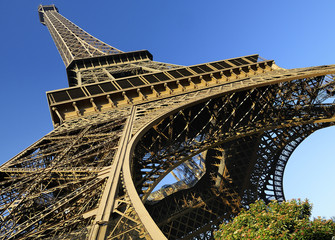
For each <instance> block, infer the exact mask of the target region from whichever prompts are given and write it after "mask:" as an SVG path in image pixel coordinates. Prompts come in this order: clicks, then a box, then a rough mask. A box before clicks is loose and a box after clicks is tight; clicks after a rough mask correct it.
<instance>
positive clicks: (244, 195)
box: [0, 5, 335, 240]
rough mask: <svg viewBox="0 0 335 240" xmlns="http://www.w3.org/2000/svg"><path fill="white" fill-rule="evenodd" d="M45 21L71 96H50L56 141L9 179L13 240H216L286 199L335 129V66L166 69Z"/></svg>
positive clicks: (62, 21) (24, 157) (28, 155)
mask: <svg viewBox="0 0 335 240" xmlns="http://www.w3.org/2000/svg"><path fill="white" fill-rule="evenodd" d="M38 12H39V16H40V21H41V23H42V24H44V25H46V26H47V28H48V30H49V32H50V33H51V36H52V38H53V40H54V42H55V44H56V46H57V49H58V50H59V52H60V55H61V57H62V59H63V61H64V64H65V66H66V71H67V74H68V82H69V88H64V89H60V90H56V91H50V92H48V93H47V97H48V102H49V107H50V112H51V116H52V121H53V124H54V127H55V128H54V130H53V131H51V132H50V133H49V134H47V135H46V136H45V137H43V138H42V139H40V140H39V141H37V142H36V143H34V144H33V145H31V146H30V147H28V148H27V149H25V150H24V151H22V152H21V153H19V154H18V155H17V156H15V157H14V158H12V159H10V160H9V161H8V162H6V163H5V164H3V165H2V166H1V167H0V189H1V193H0V221H1V222H0V223H1V224H0V227H1V228H0V238H1V239H159V240H160V239H179V238H183V239H211V238H212V236H213V235H212V234H213V231H214V230H215V229H216V228H217V226H218V224H220V223H221V222H223V221H227V220H229V219H231V218H232V217H234V216H235V215H236V214H237V213H238V212H239V211H240V209H241V208H242V207H245V206H247V205H248V204H250V203H252V202H254V201H255V200H256V199H264V200H265V201H269V200H271V199H277V200H279V201H282V200H285V197H284V192H283V174H284V170H285V166H286V163H287V161H288V159H289V157H290V155H291V154H292V152H293V151H294V150H295V149H296V147H297V146H298V145H299V144H300V143H301V142H302V141H303V140H304V139H305V138H306V137H308V136H309V135H310V134H312V133H313V132H314V131H316V130H318V129H321V128H325V127H329V126H332V125H334V121H335V117H334V114H335V105H333V104H325V103H324V102H325V100H327V99H328V98H330V97H331V96H332V95H333V92H334V86H335V81H334V79H333V75H332V74H335V65H330V66H320V67H310V68H301V69H291V70H287V69H282V68H280V67H278V66H277V65H276V64H275V63H274V61H273V60H264V59H262V58H260V57H259V56H258V55H249V56H243V57H239V58H233V59H226V60H221V61H216V62H210V63H205V64H198V65H194V66H186V67H185V66H179V65H174V64H167V63H161V62H155V61H153V57H152V55H151V54H150V53H149V52H148V51H146V50H143V51H135V52H122V51H120V50H118V49H116V48H114V47H112V46H109V45H107V44H106V43H104V42H102V41H100V40H98V39H96V38H94V37H93V36H91V35H90V34H88V33H87V32H85V31H83V30H82V29H80V28H79V27H77V26H76V25H75V24H73V23H72V22H70V21H69V20H67V19H66V18H64V17H63V16H62V15H60V14H59V13H58V9H57V8H56V7H55V6H54V5H49V6H39V8H38ZM169 174H172V175H173V176H174V177H175V179H176V180H175V182H174V183H168V184H166V185H164V186H163V187H161V188H160V189H157V185H158V184H159V183H160V182H161V181H164V180H163V179H164V178H165V177H166V176H168V175H169Z"/></svg>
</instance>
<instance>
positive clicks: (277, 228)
mask: <svg viewBox="0 0 335 240" xmlns="http://www.w3.org/2000/svg"><path fill="white" fill-rule="evenodd" d="M311 210H312V206H311V204H309V202H308V201H307V200H306V201H304V202H301V201H300V200H298V201H297V200H291V201H287V202H282V203H278V202H277V201H272V202H270V203H269V204H268V205H266V204H265V203H264V201H261V200H259V201H256V202H255V203H254V204H251V205H250V206H249V209H248V210H245V209H244V210H242V211H241V212H240V213H239V215H238V216H236V217H235V218H234V219H233V220H232V221H231V222H228V223H224V224H222V225H221V226H220V228H219V230H218V231H216V232H215V235H214V236H215V239H311V240H312V239H318V240H320V239H332V237H333V236H334V235H335V223H334V222H333V221H332V220H325V219H321V218H317V219H314V220H313V221H310V220H309V218H310V216H311Z"/></svg>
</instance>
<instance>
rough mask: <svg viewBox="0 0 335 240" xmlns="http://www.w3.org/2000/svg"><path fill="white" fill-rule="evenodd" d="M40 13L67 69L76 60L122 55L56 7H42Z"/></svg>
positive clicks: (41, 19) (42, 21)
mask: <svg viewBox="0 0 335 240" xmlns="http://www.w3.org/2000/svg"><path fill="white" fill-rule="evenodd" d="M38 12H39V17H40V21H41V23H42V24H43V25H45V26H47V28H48V29H49V32H50V34H51V36H52V38H53V40H54V42H55V44H56V47H57V49H58V51H59V53H60V55H61V57H62V59H63V62H64V64H65V66H66V67H67V66H68V65H69V64H70V63H71V62H72V61H73V60H76V59H81V58H88V57H97V56H103V55H110V54H118V53H122V51H120V50H118V49H116V48H114V47H112V46H110V45H108V44H106V43H104V42H102V41H100V40H99V39H97V38H95V37H93V36H92V35H90V34H89V33H87V32H85V31H84V30H83V29H81V28H79V27H78V26H77V25H75V24H74V23H72V22H71V21H69V20H68V19H66V18H65V17H63V16H62V15H61V14H59V12H58V9H57V7H56V6H55V5H47V6H42V5H40V6H39V7H38Z"/></svg>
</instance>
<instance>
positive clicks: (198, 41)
mask: <svg viewBox="0 0 335 240" xmlns="http://www.w3.org/2000/svg"><path fill="white" fill-rule="evenodd" d="M41 2H42V4H51V3H54V4H56V6H57V7H58V8H59V10H60V13H61V14H62V15H64V16H65V17H67V18H68V19H70V20H71V21H73V22H74V23H75V24H77V25H78V26H80V27H81V28H83V29H85V30H86V31H87V32H89V33H90V34H92V35H94V36H95V37H97V38H99V39H101V40H102V41H104V42H106V43H108V44H110V45H112V46H114V47H116V48H118V49H120V50H123V51H134V50H141V49H148V50H149V51H150V52H151V53H152V54H153V55H154V59H155V60H157V61H162V62H168V63H176V64H181V65H193V64H199V63H204V62H209V61H216V60H221V59H225V58H231V57H239V56H243V55H249V54H254V53H258V54H260V55H261V56H262V57H264V58H266V59H274V60H275V61H276V63H277V64H278V65H279V66H281V67H284V68H296V67H307V66H316V65H325V64H335V54H334V53H335V44H334V42H335V40H334V39H335V33H334V31H335V30H334V22H335V18H334V10H335V1H333V0H329V1H310V0H309V1H306V0H305V1H302V0H296V1H288V0H284V1H263V0H262V1H246V0H245V1H222V0H210V1H203V0H199V1H198V0H192V1H191V0H170V1H159V0H142V1H138V0H132V1H130V0H115V1H110V0H109V1H107V0H101V1H77V0H71V1H65V0H55V1H53V2H51V1H42V0H39V1H36V0H29V1H25V0H21V1H9V0H2V1H0V36H1V38H0V43H1V44H0V53H1V55H0V69H1V76H0V79H1V94H0V106H1V109H0V112H1V118H0V121H1V124H0V132H1V140H0V163H4V162H5V161H7V160H9V159H10V158H11V157H13V156H14V155H16V154H17V153H19V152H20V151H22V150H23V149H25V148H26V147H28V146H29V145H30V144H32V143H33V142H35V141H36V140H38V139H39V138H41V137H42V136H44V135H45V134H46V133H48V132H50V131H51V130H52V124H51V119H50V114H49V109H48V105H47V100H46V95H45V92H46V91H49V90H55V89H59V88H64V87H67V85H66V84H67V80H66V73H65V67H64V65H63V62H62V61H61V58H60V56H59V54H58V52H57V50H56V47H55V46H54V44H53V42H52V39H51V37H50V35H49V33H48V31H47V28H46V27H44V26H43V25H42V24H40V23H39V20H38V15H37V7H38V5H39V4H40V3H41ZM334 136H335V128H328V129H324V130H322V131H320V132H317V133H314V134H313V135H312V136H311V137H310V138H308V139H307V140H306V141H305V142H303V143H302V144H301V145H300V146H299V148H298V149H297V150H296V152H294V155H293V156H292V158H291V159H290V161H289V164H288V166H287V169H286V172H285V178H284V181H285V195H286V198H287V199H291V198H301V199H304V198H308V199H310V201H311V202H312V203H313V205H314V210H313V216H324V217H327V218H329V217H331V216H335V204H334V199H335V188H334V183H335V174H334V170H335V161H334V158H335V156H334V151H333V149H334V147H335V144H334V140H333V139H334Z"/></svg>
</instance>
